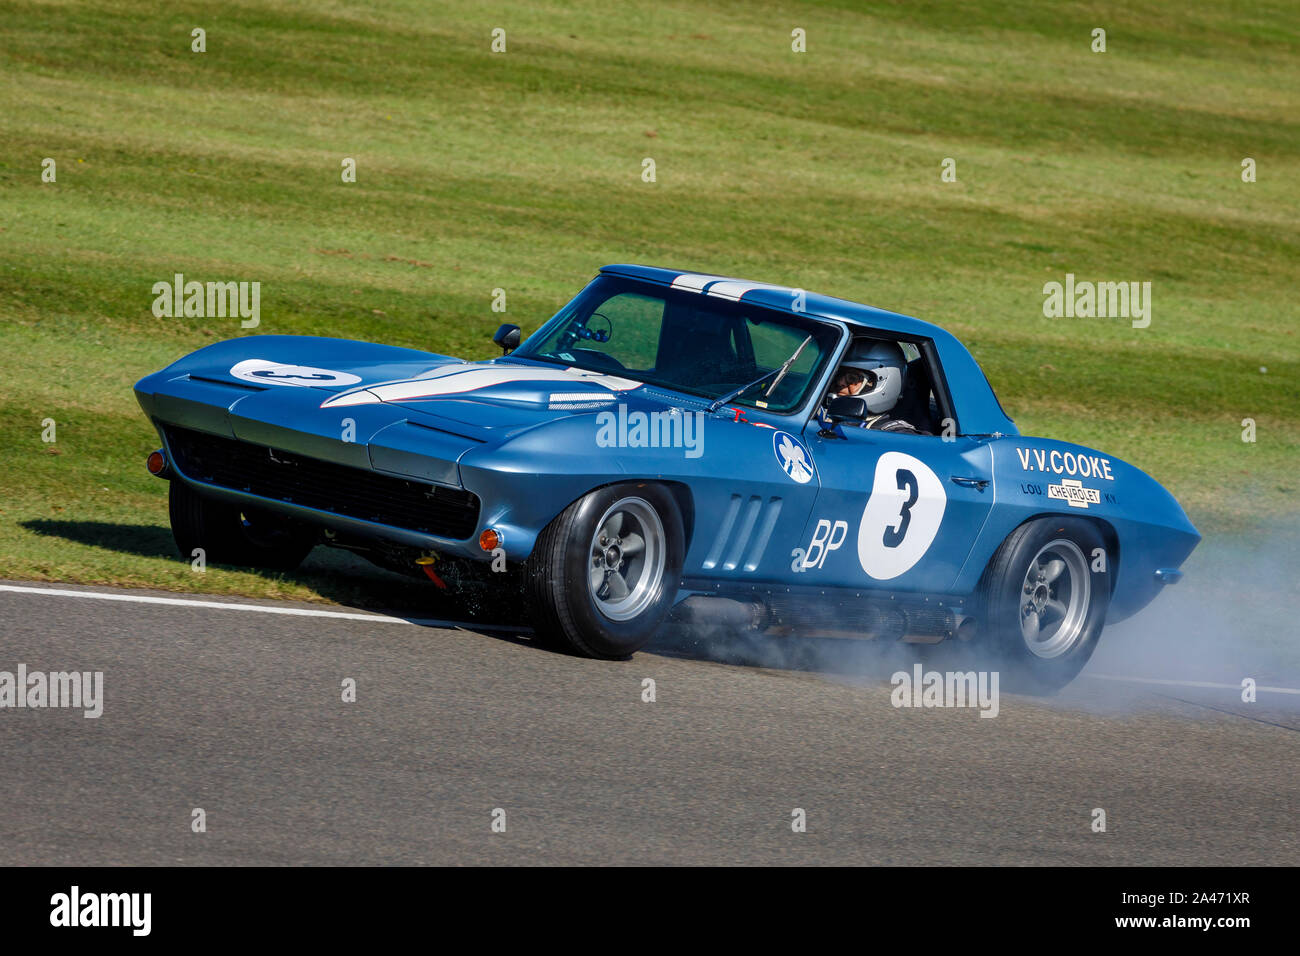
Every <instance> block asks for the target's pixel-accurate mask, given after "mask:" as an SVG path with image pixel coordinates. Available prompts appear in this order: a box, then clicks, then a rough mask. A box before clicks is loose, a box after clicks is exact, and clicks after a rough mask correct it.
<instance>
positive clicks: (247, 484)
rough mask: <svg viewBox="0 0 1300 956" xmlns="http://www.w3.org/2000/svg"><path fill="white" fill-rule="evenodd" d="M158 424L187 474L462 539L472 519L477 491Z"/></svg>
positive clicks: (472, 524) (292, 501) (471, 527)
mask: <svg viewBox="0 0 1300 956" xmlns="http://www.w3.org/2000/svg"><path fill="white" fill-rule="evenodd" d="M163 428H164V431H165V432H166V436H167V446H168V447H169V448H170V449H171V453H172V458H173V461H174V464H175V465H176V467H177V468H178V469H180V471H181V473H182V474H184V475H185V476H186V477H188V478H192V479H194V480H195V481H201V482H204V483H205V484H209V485H217V486H219V487H221V488H229V489H230V490H232V491H242V492H246V493H248V494H251V495H257V496H259V497H261V498H271V499H274V500H275V501H283V502H287V503H289V504H295V505H301V506H303V507H306V508H315V509H316V510H318V511H328V512H331V513H332V514H336V515H344V516H346V517H349V518H359V519H360V520H362V521H373V522H376V523H377V524H386V525H391V526H392V527H395V528H406V529H408V530H410V531H419V532H423V533H425V534H432V535H436V536H438V537H440V538H456V539H465V538H468V537H470V536H471V535H472V534H473V533H474V529H475V528H476V527H477V526H478V511H479V500H478V496H477V495H475V494H473V493H472V492H469V491H464V490H462V489H459V488H446V487H443V486H442V485H430V484H425V483H423V482H419V481H407V480H406V479H404V478H394V477H391V476H389V475H379V474H376V473H375V472H373V471H367V470H366V469H364V468H353V467H351V466H349V465H336V464H334V463H333V462H328V461H321V460H320V459H319V458H308V457H307V456H305V455H297V454H293V453H292V452H286V451H280V450H279V449H274V448H268V447H266V446H265V445H253V444H250V443H249V442H243V441H238V440H236V439H233V438H223V437H221V436H219V435H210V434H208V433H207V432H196V431H192V430H190V429H188V428H178V427H176V426H174V425H165V426H163Z"/></svg>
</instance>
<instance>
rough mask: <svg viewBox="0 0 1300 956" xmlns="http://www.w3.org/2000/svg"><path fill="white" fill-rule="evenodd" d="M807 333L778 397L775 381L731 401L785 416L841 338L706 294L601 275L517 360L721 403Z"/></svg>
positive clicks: (799, 401) (827, 330)
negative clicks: (627, 380)
mask: <svg viewBox="0 0 1300 956" xmlns="http://www.w3.org/2000/svg"><path fill="white" fill-rule="evenodd" d="M809 335H811V336H812V341H810V342H809V343H808V345H807V346H806V347H805V348H804V350H803V351H802V352H801V353H800V354H799V357H798V359H796V360H795V362H794V363H793V364H792V365H791V366H790V370H789V371H788V372H787V373H786V374H785V376H784V377H783V378H782V379H781V381H780V383H779V384H778V385H777V388H776V390H775V391H774V392H773V393H772V394H770V395H769V394H767V392H768V389H769V388H770V384H771V382H770V380H769V381H768V382H764V383H762V384H760V385H755V386H754V387H753V388H751V389H749V390H747V391H746V392H745V393H744V394H743V395H740V396H739V397H737V398H734V399H732V400H731V402H730V403H729V404H731V405H749V406H751V407H752V406H756V407H758V408H765V409H768V410H769V411H774V412H788V411H792V410H794V409H796V408H798V407H799V406H800V405H802V404H803V402H804V399H805V398H806V397H807V392H808V389H809V388H810V387H811V386H812V384H813V383H814V382H815V381H816V379H817V378H818V376H819V375H820V374H821V371H822V367H823V366H824V365H825V363H826V358H827V356H828V354H829V353H830V352H832V351H833V350H834V347H835V344H836V342H837V341H838V339H839V331H838V330H837V329H836V328H835V327H834V326H830V325H824V324H821V323H817V322H812V321H808V320H804V319H800V318H797V317H795V316H793V315H786V314H783V313H781V312H773V311H768V310H766V309H763V308H760V307H757V306H752V305H746V304H745V303H743V302H729V301H727V300H725V299H717V298H711V297H709V296H707V295H703V294H701V293H699V292H690V291H684V290H680V289H669V288H665V287H663V286H658V285H655V284H653V283H646V282H637V281H635V280H632V279H622V278H616V277H613V276H601V277H600V278H598V279H596V280H595V281H594V282H593V283H591V285H589V286H587V288H586V289H584V290H583V291H582V292H581V293H580V294H579V295H578V297H577V298H576V299H574V300H573V301H572V302H570V303H569V304H568V305H566V306H565V307H564V308H563V309H561V310H560V312H559V314H558V315H556V316H555V318H553V319H552V320H551V321H550V322H548V323H547V324H546V325H545V326H543V327H542V328H541V329H539V330H538V331H537V333H535V334H534V335H532V336H530V337H529V339H528V341H527V342H525V343H524V344H523V345H522V346H520V348H519V349H518V350H516V351H515V352H514V353H513V354H514V355H517V356H520V357H524V358H530V359H540V360H541V361H545V362H556V363H560V364H563V365H570V366H574V367H575V368H582V369H590V370H592V371H597V372H606V373H609V374H613V375H619V376H622V377H625V378H630V379H635V380H636V381H640V382H646V383H649V384H653V385H662V386H665V387H667V388H672V389H676V390H678V391H682V392H687V393H689V394H692V395H698V396H700V397H702V398H707V399H716V398H721V397H722V396H724V395H726V394H727V393H729V392H731V391H734V390H735V389H737V388H740V387H741V386H743V385H747V384H749V383H750V382H752V381H754V380H755V379H756V378H759V377H760V376H761V375H763V374H765V373H767V372H771V371H773V370H774V369H777V368H779V367H780V366H781V364H782V363H783V362H785V361H786V360H787V359H788V358H790V356H791V355H793V354H794V353H795V350H797V349H798V348H799V345H800V343H802V342H803V341H804V339H806V338H808V336H809Z"/></svg>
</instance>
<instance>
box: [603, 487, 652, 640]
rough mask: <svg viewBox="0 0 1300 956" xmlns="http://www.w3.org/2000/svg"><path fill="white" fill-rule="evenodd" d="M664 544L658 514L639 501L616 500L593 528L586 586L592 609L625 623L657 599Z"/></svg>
mask: <svg viewBox="0 0 1300 956" xmlns="http://www.w3.org/2000/svg"><path fill="white" fill-rule="evenodd" d="M666 556H667V543H666V542H665V540H664V525H663V522H662V521H660V520H659V513H658V512H657V511H655V509H654V506H653V505H652V504H650V502H648V501H646V500H645V499H644V498H620V499H619V500H618V501H616V502H614V503H613V504H612V505H610V506H609V508H608V509H607V510H606V511H605V514H604V515H603V516H601V519H600V521H598V522H597V523H596V533H595V534H593V535H592V537H591V560H590V561H588V563H587V586H588V588H589V589H590V591H591V599H592V600H593V601H595V603H596V609H597V610H599V611H600V613H601V614H603V615H605V617H607V618H609V619H610V620H611V621H630V620H632V619H633V618H635V617H636V616H637V615H639V614H641V612H643V611H644V610H645V609H646V608H647V607H649V606H650V605H651V604H652V603H654V601H655V600H656V599H657V598H658V597H659V586H660V583H661V582H662V579H663V576H664V561H665V559H666Z"/></svg>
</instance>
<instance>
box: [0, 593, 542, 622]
mask: <svg viewBox="0 0 1300 956" xmlns="http://www.w3.org/2000/svg"><path fill="white" fill-rule="evenodd" d="M0 591H9V592H12V593H15V594H44V595H47V596H51V597H71V598H91V599H93V600H98V601H125V602H127V603H130V604H165V605H172V606H179V607H206V608H214V609H215V610H218V611H254V612H260V613H262V614H288V615H290V616H292V617H333V618H342V619H344V620H348V621H372V622H373V623H375V624H420V625H424V626H426V627H428V626H443V627H465V626H466V622H464V621H440V620H434V619H432V618H415V617H412V618H406V617H390V616H388V615H385V614H356V613H353V612H350V611H318V610H315V609H313V608H302V607H274V606H268V605H265V604H233V603H226V602H224V601H196V600H191V599H189V598H164V597H151V596H149V595H146V594H107V593H105V592H103V591H69V590H66V589H64V588H29V587H20V586H18V585H14V584H0ZM470 626H472V627H475V628H480V629H482V630H497V631H500V630H525V629H524V628H512V627H507V626H506V625H503V624H478V623H474V624H472V625H470Z"/></svg>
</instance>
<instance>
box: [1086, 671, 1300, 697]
mask: <svg viewBox="0 0 1300 956" xmlns="http://www.w3.org/2000/svg"><path fill="white" fill-rule="evenodd" d="M1080 676H1081V677H1091V678H1093V679H1095V680H1114V681H1123V682H1125V683H1128V684H1159V685H1161V686H1164V687H1212V688H1217V689H1219V690H1236V691H1239V690H1241V685H1240V684H1218V683H1215V682H1214V681H1207V680H1160V679H1158V678H1155V677H1121V676H1119V675H1117V674H1081V675H1080ZM1255 690H1257V691H1268V692H1269V693H1270V694H1300V688H1297V687H1266V686H1263V685H1259V686H1257V687H1256V688H1255Z"/></svg>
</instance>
